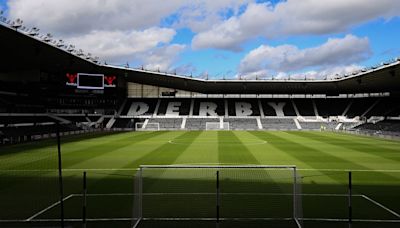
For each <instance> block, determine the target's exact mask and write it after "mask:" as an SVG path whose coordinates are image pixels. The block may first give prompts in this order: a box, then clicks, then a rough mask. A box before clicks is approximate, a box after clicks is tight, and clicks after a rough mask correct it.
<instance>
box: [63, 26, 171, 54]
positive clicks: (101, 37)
mask: <svg viewBox="0 0 400 228" xmlns="http://www.w3.org/2000/svg"><path fill="white" fill-rule="evenodd" d="M174 36H175V31H174V30H173V29H168V28H149V29H146V30H143V31H136V30H134V31H129V32H125V31H92V32H90V33H88V34H84V35H79V36H74V37H71V38H68V39H67V42H69V43H73V44H75V46H76V47H79V48H82V49H84V50H86V51H92V52H94V53H95V54H96V55H99V56H100V57H101V58H103V59H106V60H108V61H117V62H118V61H122V62H126V61H130V60H131V58H133V57H134V55H136V54H138V53H143V52H147V51H150V50H152V49H154V48H156V47H157V46H158V45H160V44H163V43H164V44H166V43H169V42H170V41H171V40H172V39H173V37H174Z"/></svg>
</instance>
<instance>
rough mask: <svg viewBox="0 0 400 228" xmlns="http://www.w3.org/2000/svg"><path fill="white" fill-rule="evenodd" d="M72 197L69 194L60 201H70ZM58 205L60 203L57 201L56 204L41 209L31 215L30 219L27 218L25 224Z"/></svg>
mask: <svg viewBox="0 0 400 228" xmlns="http://www.w3.org/2000/svg"><path fill="white" fill-rule="evenodd" d="M73 196H74V195H73V194H71V195H69V196H67V197H64V198H63V199H62V201H66V200H68V199H70V198H71V197H73ZM59 204H60V201H57V202H55V203H53V204H52V205H50V206H48V207H46V208H45V209H43V210H41V211H39V212H38V213H36V214H34V215H32V216H31V217H29V218H27V219H26V221H27V222H29V221H31V220H32V219H34V218H35V217H37V216H39V215H41V214H43V213H44V212H46V211H48V210H50V209H51V208H53V207H55V206H57V205H59Z"/></svg>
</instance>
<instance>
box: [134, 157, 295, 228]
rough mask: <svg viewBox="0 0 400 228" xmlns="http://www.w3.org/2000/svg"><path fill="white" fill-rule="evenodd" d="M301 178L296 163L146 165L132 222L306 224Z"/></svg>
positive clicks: (141, 170) (137, 182)
mask: <svg viewBox="0 0 400 228" xmlns="http://www.w3.org/2000/svg"><path fill="white" fill-rule="evenodd" d="M299 184H300V179H299V177H298V176H297V171H296V166H293V165H274V166H271V165H142V166H140V168H139V171H138V172H137V173H136V176H135V193H134V198H135V199H134V209H133V216H132V227H140V226H139V224H140V223H143V222H145V223H148V222H151V223H152V224H155V223H157V222H162V223H165V222H167V223H170V222H176V223H179V224H180V225H179V226H182V223H183V224H188V225H193V223H192V222H213V223H217V224H219V223H221V224H229V223H239V222H240V223H243V224H246V225H247V223H248V222H251V223H254V224H259V225H261V224H264V225H266V223H267V222H268V223H269V222H271V221H273V222H279V221H280V222H282V223H285V224H286V223H290V224H292V225H288V226H285V227H302V220H301V218H302V206H301V205H302V204H301V188H300V185H299ZM265 205H269V206H268V207H266V206H265ZM157 226H158V225H157Z"/></svg>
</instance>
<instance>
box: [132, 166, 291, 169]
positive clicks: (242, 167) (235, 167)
mask: <svg viewBox="0 0 400 228" xmlns="http://www.w3.org/2000/svg"><path fill="white" fill-rule="evenodd" d="M140 168H143V169H146V168H152V169H165V168H174V169H195V168H210V169H214V168H215V169H224V168H227V169H244V168H248V169H267V168H268V169H296V166H295V165H141V166H140Z"/></svg>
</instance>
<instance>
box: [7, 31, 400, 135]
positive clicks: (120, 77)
mask: <svg viewBox="0 0 400 228" xmlns="http://www.w3.org/2000/svg"><path fill="white" fill-rule="evenodd" d="M0 30H1V32H2V33H1V34H2V41H3V42H1V43H0V46H1V48H2V50H3V51H4V52H5V53H12V54H13V55H12V56H10V57H9V58H7V59H5V60H4V62H3V64H2V65H1V67H0V114H1V115H0V131H1V132H2V133H1V135H2V137H3V138H5V137H9V136H13V137H14V136H16V137H23V138H24V137H26V136H30V135H32V134H46V133H47V132H52V130H51V129H50V128H51V127H52V124H54V123H55V122H59V123H61V124H62V126H63V128H64V130H65V131H84V130H86V131H90V130H94V129H99V130H100V129H103V128H104V129H106V130H112V129H114V130H134V129H135V127H136V125H137V123H143V124H144V123H148V124H150V125H152V126H153V127H154V126H155V125H159V129H161V130H205V129H206V128H207V123H211V124H210V126H211V125H213V126H214V127H213V128H214V129H218V123H219V124H220V126H223V128H225V127H224V126H225V125H226V127H228V126H229V129H232V130H321V129H327V130H352V129H354V130H357V131H375V132H376V131H382V132H395V131H398V127H397V126H398V124H397V123H398V122H396V121H397V120H396V118H398V117H399V116H400V103H399V102H398V98H399V94H400V80H397V79H399V75H400V73H399V65H400V59H399V58H397V59H396V60H393V61H390V62H384V63H383V64H381V65H379V66H375V67H372V68H368V69H364V70H362V71H357V72H354V73H351V74H347V75H341V76H335V77H332V78H328V79H321V80H320V79H317V80H305V79H304V80H303V79H302V80H298V79H289V80H280V79H274V80H246V79H240V80H238V79H233V80H208V79H207V80H206V79H199V78H192V77H188V76H182V75H176V74H169V73H165V72H150V71H146V70H144V69H133V68H129V67H128V66H125V67H120V66H112V65H107V64H103V63H101V62H99V61H97V60H96V61H94V60H93V59H92V58H90V57H88V56H85V55H82V53H81V52H76V51H73V50H72V51H68V50H65V48H64V49H63V48H62V47H61V46H60V47H59V46H57V45H52V44H51V43H48V42H43V41H41V40H39V39H37V37H35V36H30V35H28V34H25V33H22V32H21V31H18V30H15V29H13V28H11V27H7V26H5V25H1V26H0ZM16 37H18V39H16ZM37 50H40V55H33V54H32V53H37ZM27 53H28V54H27ZM79 53H80V54H79ZM21 66H24V68H23V69H20V67H21ZM82 72H83V74H85V73H86V74H97V75H103V77H104V78H105V77H106V76H107V75H111V76H112V77H111V78H114V79H113V80H115V81H114V82H112V81H107V80H104V88H101V89H82V88H79V86H78V81H76V80H75V79H74V77H75V76H76V77H77V75H78V74H80V73H82ZM17 114H25V115H17ZM393 118H395V119H393ZM142 126H143V125H142ZM144 128H146V126H144ZM24 132H26V133H24Z"/></svg>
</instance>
